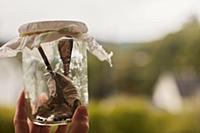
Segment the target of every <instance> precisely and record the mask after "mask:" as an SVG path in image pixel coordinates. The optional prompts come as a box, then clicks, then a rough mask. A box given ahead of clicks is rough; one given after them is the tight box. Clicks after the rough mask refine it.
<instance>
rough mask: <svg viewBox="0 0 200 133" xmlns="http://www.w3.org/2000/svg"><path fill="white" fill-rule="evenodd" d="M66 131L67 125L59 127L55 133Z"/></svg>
mask: <svg viewBox="0 0 200 133" xmlns="http://www.w3.org/2000/svg"><path fill="white" fill-rule="evenodd" d="M66 131H67V126H66V125H60V126H58V128H57V130H56V132H55V133H65V132H66Z"/></svg>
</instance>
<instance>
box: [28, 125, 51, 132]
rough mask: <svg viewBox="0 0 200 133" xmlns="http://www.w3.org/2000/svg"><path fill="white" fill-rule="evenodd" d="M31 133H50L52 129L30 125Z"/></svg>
mask: <svg viewBox="0 0 200 133" xmlns="http://www.w3.org/2000/svg"><path fill="white" fill-rule="evenodd" d="M30 133H50V127H48V126H38V125H35V124H33V123H31V124H30Z"/></svg>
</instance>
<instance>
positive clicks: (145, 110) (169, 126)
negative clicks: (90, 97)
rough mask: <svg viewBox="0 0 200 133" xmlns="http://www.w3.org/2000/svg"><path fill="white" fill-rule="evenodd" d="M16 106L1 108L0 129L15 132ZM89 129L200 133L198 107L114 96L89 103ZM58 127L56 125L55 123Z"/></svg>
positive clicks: (111, 132)
mask: <svg viewBox="0 0 200 133" xmlns="http://www.w3.org/2000/svg"><path fill="white" fill-rule="evenodd" d="M13 113H14V110H13V109H9V108H5V107H1V108H0V132H1V133H14V129H13V123H12V119H13ZM89 117H90V133H199V132H200V127H199V120H200V114H199V109H198V108H196V109H195V110H193V111H191V110H190V111H187V110H184V111H182V112H181V113H179V114H176V115H172V114H168V113H166V112H163V111H161V110H157V109H155V108H154V107H153V106H152V105H151V103H149V101H148V100H147V99H146V98H145V97H136V98H132V97H127V96H126V97H125V96H124V97H113V98H109V99H107V100H104V101H102V102H94V101H93V102H91V103H90V105H89ZM54 130H55V127H54Z"/></svg>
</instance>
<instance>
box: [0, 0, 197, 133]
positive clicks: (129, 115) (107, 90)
mask: <svg viewBox="0 0 200 133" xmlns="http://www.w3.org/2000/svg"><path fill="white" fill-rule="evenodd" d="M0 2H1V4H0V42H1V43H0V44H1V45H3V44H4V43H5V42H7V41H8V40H10V39H12V38H14V37H16V36H18V33H17V28H18V27H19V26H20V25H21V24H24V23H27V22H31V21H38V20H79V21H83V22H85V23H86V24H87V26H88V28H89V34H91V35H92V36H94V37H95V38H96V39H97V40H98V41H99V42H100V43H101V44H102V45H103V47H104V48H105V49H106V50H107V51H113V52H114V56H113V58H112V60H113V67H112V68H110V67H109V65H108V64H107V63H105V62H100V61H99V60H98V59H97V58H96V57H94V56H92V55H90V54H89V53H88V66H89V69H88V74H89V96H90V104H89V115H90V132H91V133H161V132H162V133H199V132H200V126H199V123H200V106H199V105H200V61H199V57H200V21H199V18H200V1H199V0H118V1H116V0H101V1H98V0H85V1H78V0H73V1H66V0H59V1H49V0H43V1H39V0H34V1H31V0H21V1H11V0H1V1H0ZM21 74H22V73H21V66H20V61H19V59H17V58H4V59H0V90H1V93H0V132H2V133H3V132H4V133H12V132H14V129H13V125H12V118H13V114H14V110H15V104H16V99H17V97H18V95H19V92H20V90H21V89H22V88H23V83H22V76H21Z"/></svg>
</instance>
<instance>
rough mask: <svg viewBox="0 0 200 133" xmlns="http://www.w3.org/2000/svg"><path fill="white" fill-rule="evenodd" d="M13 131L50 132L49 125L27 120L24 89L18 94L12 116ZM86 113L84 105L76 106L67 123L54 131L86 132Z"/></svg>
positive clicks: (65, 132) (58, 132) (22, 132)
mask: <svg viewBox="0 0 200 133" xmlns="http://www.w3.org/2000/svg"><path fill="white" fill-rule="evenodd" d="M14 127H15V133H50V127H48V126H38V125H35V124H33V123H32V122H31V121H30V120H28V117H27V112H26V107H25V95H24V91H23V92H22V93H21V94H20V97H19V99H18V102H17V106H16V112H15V116H14ZM88 129H89V124H88V113H87V109H86V108H85V107H84V106H80V107H78V109H77V110H76V112H75V114H74V116H73V118H72V122H71V124H69V125H62V126H58V128H57V129H56V132H55V133H87V132H88Z"/></svg>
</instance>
